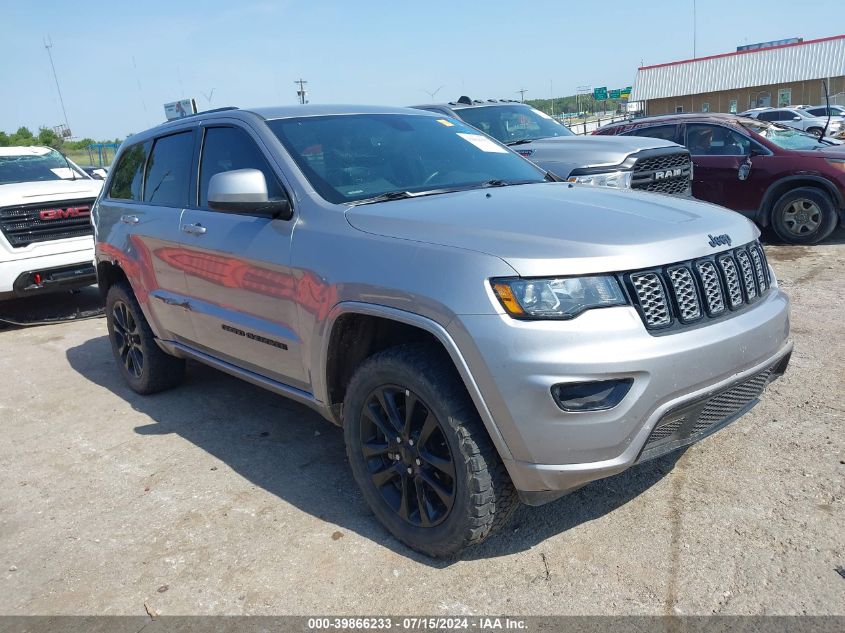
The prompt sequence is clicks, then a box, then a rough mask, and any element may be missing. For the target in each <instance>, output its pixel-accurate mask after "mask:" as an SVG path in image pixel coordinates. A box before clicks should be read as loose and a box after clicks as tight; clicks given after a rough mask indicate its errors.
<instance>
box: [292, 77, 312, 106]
mask: <svg viewBox="0 0 845 633" xmlns="http://www.w3.org/2000/svg"><path fill="white" fill-rule="evenodd" d="M293 83H295V84H299V90H297V91H296V96H297V97H299V103H301V104H302V105H305V104H306V103H308V100H307V99H306V98H305V97H306V95H307V94H308V92H306V90H305V84H307V83H308V82H307V81H306V80H305V79H297V80H296V81H294V82H293Z"/></svg>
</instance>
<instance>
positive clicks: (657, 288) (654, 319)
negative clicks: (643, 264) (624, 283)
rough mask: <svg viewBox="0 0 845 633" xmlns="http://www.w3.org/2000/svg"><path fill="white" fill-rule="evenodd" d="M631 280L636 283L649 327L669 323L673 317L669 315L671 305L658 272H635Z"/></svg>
mask: <svg viewBox="0 0 845 633" xmlns="http://www.w3.org/2000/svg"><path fill="white" fill-rule="evenodd" d="M631 282H632V283H633V284H634V290H635V291H636V293H637V299H638V300H639V304H640V307H641V308H642V311H643V316H644V317H645V320H646V325H648V326H649V327H662V326H666V325H669V324H670V323H671V322H672V317H671V316H669V305H668V303H667V301H666V293H665V292H664V290H663V283H662V282H661V281H660V277H658V276H657V274H656V273H642V274H634V275H631Z"/></svg>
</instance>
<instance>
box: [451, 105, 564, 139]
mask: <svg viewBox="0 0 845 633" xmlns="http://www.w3.org/2000/svg"><path fill="white" fill-rule="evenodd" d="M459 114H460V117H461V118H462V119H463V120H464V121H466V122H467V123H469V124H470V125H471V126H473V127H474V128H478V129H479V130H481V131H482V132H484V133H485V134H489V135H490V136H492V137H493V138H495V139H496V140H498V141H501V142H502V143H513V142H515V141H525V140H530V141H533V140H537V139H540V138H549V137H550V136H574V134H573V133H572V132H571V131H570V130H569V128H568V127H566V126H564V125H561V124H560V123H558V122H557V121H555V120H554V119H553V118H552V117H550V116H549V115H548V114H545V113H543V112H540V111H539V110H535V109H534V108H532V107H530V106H526V105H489V106H479V107H477V108H463V109H461V110H460V111H459Z"/></svg>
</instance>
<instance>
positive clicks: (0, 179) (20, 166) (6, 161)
mask: <svg viewBox="0 0 845 633" xmlns="http://www.w3.org/2000/svg"><path fill="white" fill-rule="evenodd" d="M1 149H2V148H0V150H1ZM15 152H16V153H5V152H3V153H0V185H8V184H12V183H16V182H36V181H40V180H74V179H76V178H85V176H83V175H82V174H80V173H78V172H77V171H76V170H75V169H71V168H69V167H68V163H67V161H66V160H65V157H64V156H62V155H61V154H60V153H59V152H57V151H56V150H54V149H47V148H46V147H32V148H20V149H15ZM18 152H19V153H18Z"/></svg>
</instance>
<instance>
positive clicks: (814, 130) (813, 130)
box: [807, 127, 824, 138]
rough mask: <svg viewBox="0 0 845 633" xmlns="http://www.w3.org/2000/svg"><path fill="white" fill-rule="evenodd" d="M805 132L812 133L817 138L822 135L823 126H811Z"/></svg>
mask: <svg viewBox="0 0 845 633" xmlns="http://www.w3.org/2000/svg"><path fill="white" fill-rule="evenodd" d="M807 134H812V135H813V136H816V137H818V138H822V137H823V136H824V128H820V127H811V128H810V129H808V130H807Z"/></svg>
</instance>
